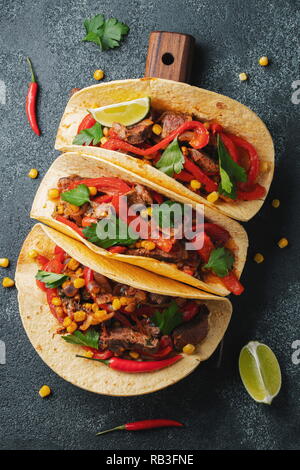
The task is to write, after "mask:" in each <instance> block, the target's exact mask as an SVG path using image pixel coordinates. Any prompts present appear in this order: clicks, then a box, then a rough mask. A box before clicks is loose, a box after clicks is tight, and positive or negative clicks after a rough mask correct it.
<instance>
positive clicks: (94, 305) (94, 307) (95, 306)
mask: <svg viewBox="0 0 300 470" xmlns="http://www.w3.org/2000/svg"><path fill="white" fill-rule="evenodd" d="M92 310H93V312H97V310H99V307H98V304H93V305H92Z"/></svg>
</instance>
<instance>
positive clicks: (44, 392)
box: [39, 385, 51, 398]
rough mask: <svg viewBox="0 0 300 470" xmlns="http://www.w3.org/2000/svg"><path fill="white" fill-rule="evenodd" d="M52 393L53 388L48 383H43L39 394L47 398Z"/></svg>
mask: <svg viewBox="0 0 300 470" xmlns="http://www.w3.org/2000/svg"><path fill="white" fill-rule="evenodd" d="M50 394H51V388H50V387H48V385H43V386H42V387H41V388H40V390H39V396H40V397H42V398H46V397H48V396H49V395H50Z"/></svg>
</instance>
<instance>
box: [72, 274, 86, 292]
mask: <svg viewBox="0 0 300 470" xmlns="http://www.w3.org/2000/svg"><path fill="white" fill-rule="evenodd" d="M73 284H74V287H76V289H81V288H82V287H84V286H85V280H84V279H82V277H79V278H77V279H74V281H73Z"/></svg>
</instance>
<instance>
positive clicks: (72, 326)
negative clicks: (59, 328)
mask: <svg viewBox="0 0 300 470" xmlns="http://www.w3.org/2000/svg"><path fill="white" fill-rule="evenodd" d="M76 330H77V323H75V322H74V321H72V323H71V324H70V325H69V326H68V327H67V332H68V333H74V331H76Z"/></svg>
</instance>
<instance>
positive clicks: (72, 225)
mask: <svg viewBox="0 0 300 470" xmlns="http://www.w3.org/2000/svg"><path fill="white" fill-rule="evenodd" d="M55 219H56V220H57V221H58V222H61V223H62V224H65V225H68V227H70V228H72V229H73V230H75V232H76V233H78V235H80V236H81V237H82V238H85V236H84V234H83V231H82V228H81V227H78V226H77V225H76V224H75V222H72V221H71V220H69V219H66V217H63V216H62V215H56V216H55Z"/></svg>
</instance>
